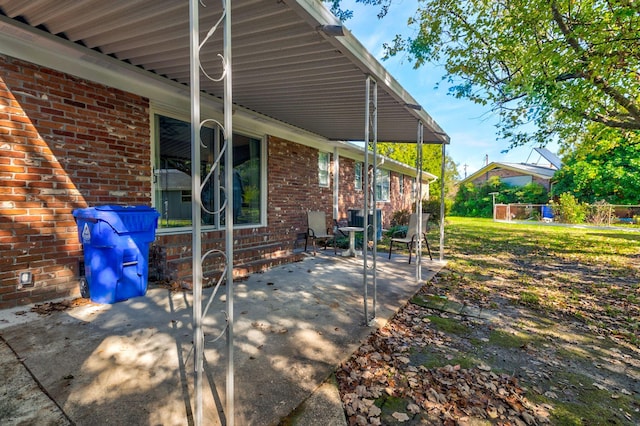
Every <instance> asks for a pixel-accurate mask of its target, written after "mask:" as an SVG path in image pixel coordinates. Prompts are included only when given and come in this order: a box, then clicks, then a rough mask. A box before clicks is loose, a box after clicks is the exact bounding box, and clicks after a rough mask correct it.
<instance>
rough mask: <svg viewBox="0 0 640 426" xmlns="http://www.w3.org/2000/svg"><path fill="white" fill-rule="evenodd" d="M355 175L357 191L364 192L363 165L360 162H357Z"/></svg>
mask: <svg viewBox="0 0 640 426" xmlns="http://www.w3.org/2000/svg"><path fill="white" fill-rule="evenodd" d="M354 174H355V180H354V185H355V187H356V191H362V163H361V162H359V161H358V162H356V165H355V169H354Z"/></svg>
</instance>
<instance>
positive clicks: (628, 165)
mask: <svg viewBox="0 0 640 426" xmlns="http://www.w3.org/2000/svg"><path fill="white" fill-rule="evenodd" d="M588 127H589V129H588V130H589V131H588V132H587V133H586V136H587V137H588V138H589V139H590V140H589V142H585V143H582V144H579V145H578V146H577V148H576V149H575V150H574V151H573V152H571V153H570V154H569V155H567V156H566V157H565V158H564V165H563V166H562V169H560V170H559V171H558V172H556V174H555V176H554V181H555V182H554V185H553V195H554V196H555V197H558V196H560V195H561V194H562V193H565V192H569V193H571V194H573V195H574V196H575V197H576V198H577V199H578V200H579V201H582V202H587V203H594V202H597V201H602V200H604V201H607V202H609V203H611V204H640V135H638V134H633V133H631V132H623V131H618V130H616V129H600V130H598V129H597V126H588Z"/></svg>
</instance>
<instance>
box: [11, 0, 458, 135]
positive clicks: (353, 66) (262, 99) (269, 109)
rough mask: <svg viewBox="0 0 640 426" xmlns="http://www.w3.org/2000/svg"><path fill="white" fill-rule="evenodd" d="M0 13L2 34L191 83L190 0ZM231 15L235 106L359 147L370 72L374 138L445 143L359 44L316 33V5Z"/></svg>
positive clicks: (212, 69) (60, 2) (209, 14)
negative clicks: (58, 41) (26, 33)
mask: <svg viewBox="0 0 640 426" xmlns="http://www.w3.org/2000/svg"><path fill="white" fill-rule="evenodd" d="M204 4H205V5H206V7H205V8H202V9H201V12H200V13H201V23H200V28H201V29H202V31H203V34H201V39H203V38H204V37H205V34H206V32H207V31H208V29H209V28H210V27H211V26H212V25H214V24H215V22H216V21H217V20H218V18H219V17H220V13H221V5H220V2H219V1H215V0H205V1H204ZM0 9H1V11H2V14H3V15H4V17H1V18H2V22H0V24H3V28H2V30H3V32H6V31H7V30H8V29H9V30H10V29H11V28H10V27H11V26H14V25H15V26H23V25H24V24H27V25H28V26H30V27H32V28H35V29H36V31H35V32H36V33H37V32H38V31H42V32H48V33H50V34H53V35H55V36H56V37H59V38H63V39H67V40H69V41H71V42H73V43H75V44H76V45H82V46H86V48H88V49H92V50H93V51H97V52H100V54H102V55H108V56H110V57H111V58H116V59H117V60H119V61H122V62H126V63H129V64H132V65H135V66H136V67H139V68H141V69H144V70H147V71H149V72H152V73H154V74H156V75H158V76H161V77H162V78H165V79H169V80H172V81H175V82H178V83H180V84H183V85H188V83H189V34H188V32H189V10H188V2H182V1H173V0H114V1H104V0H83V1H75V0H66V1H65V0H30V1H15V0H0ZM231 16H232V43H233V56H232V57H233V98H234V99H233V101H234V103H235V104H236V105H239V106H242V107H244V108H247V109H249V110H252V111H255V112H257V113H259V114H262V115H266V116H268V117H271V118H274V119H276V120H279V121H282V122H284V123H287V124H290V125H292V126H295V127H298V128H301V129H304V130H306V131H310V132H312V133H315V134H318V135H320V136H323V137H325V138H328V139H331V140H362V139H363V137H364V118H365V78H366V76H367V75H371V76H372V77H373V78H374V79H376V81H377V83H378V87H379V92H378V140H380V141H397V142H400V141H405V142H414V141H415V140H416V133H417V122H418V120H422V121H423V123H424V125H425V127H424V129H425V135H424V141H425V142H426V143H429V142H433V143H443V142H444V143H448V136H447V135H446V134H445V133H444V132H443V130H442V129H441V128H440V127H439V126H438V125H437V124H436V123H435V122H434V120H433V119H432V118H431V117H430V116H429V115H428V114H427V113H426V112H425V111H424V109H417V108H416V104H417V101H416V100H415V99H414V98H413V97H411V95H409V94H408V93H407V92H406V91H405V90H404V89H403V88H402V87H401V86H400V84H399V83H398V82H397V81H396V80H395V79H394V78H393V77H392V76H391V75H390V74H388V73H387V72H386V70H385V69H384V68H383V67H382V65H381V64H380V63H379V62H378V61H377V60H376V59H375V58H374V57H373V56H372V55H371V54H370V53H368V52H367V51H366V49H365V48H364V47H363V46H362V45H361V44H360V43H359V42H358V41H357V40H356V39H355V37H353V36H352V35H351V34H350V33H349V32H348V31H345V35H344V36H339V37H331V36H328V35H326V34H324V33H323V32H322V31H321V30H320V29H319V27H320V26H321V25H325V24H332V25H339V24H340V22H339V21H337V19H336V18H335V17H334V16H333V15H332V14H331V13H330V12H328V11H327V9H326V8H325V7H324V6H323V5H322V4H321V3H320V2H318V1H316V0H284V1H275V0H274V1H264V0H236V1H234V2H233V7H232V15H231ZM221 38H222V35H221V31H218V34H214V36H213V37H212V40H211V41H210V42H209V43H207V44H206V45H205V47H204V50H203V52H202V54H201V58H202V65H203V67H204V69H205V70H206V71H207V73H209V74H211V75H219V74H220V72H221V61H220V59H219V58H218V56H217V54H218V53H221V52H222V39H221ZM2 50H3V49H2V47H1V46H0V52H1V51H2ZM4 53H7V52H4ZM61 54H63V52H61ZM202 90H203V91H205V92H207V93H209V94H211V95H212V96H215V97H222V93H223V87H222V83H214V82H211V81H209V80H206V79H205V80H203V81H202Z"/></svg>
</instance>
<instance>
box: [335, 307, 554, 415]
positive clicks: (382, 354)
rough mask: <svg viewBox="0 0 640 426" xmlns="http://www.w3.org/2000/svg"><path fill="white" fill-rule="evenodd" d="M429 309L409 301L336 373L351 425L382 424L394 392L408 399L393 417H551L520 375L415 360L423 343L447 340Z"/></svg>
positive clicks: (441, 343) (394, 395)
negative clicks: (526, 392)
mask: <svg viewBox="0 0 640 426" xmlns="http://www.w3.org/2000/svg"><path fill="white" fill-rule="evenodd" d="M426 315H427V311H426V310H424V309H423V308H421V307H419V306H415V305H412V304H409V305H407V306H406V307H405V308H404V309H403V310H402V311H400V312H399V313H398V314H397V315H396V317H394V319H393V320H392V321H391V322H389V323H388V324H387V325H386V326H385V327H384V328H382V329H380V330H378V331H377V332H376V333H375V334H373V335H372V336H371V337H370V338H369V340H368V341H367V342H366V343H365V344H364V345H362V346H361V347H360V349H359V350H358V351H357V352H356V353H355V354H354V355H353V356H352V357H351V358H350V359H349V360H348V361H346V362H345V363H343V364H342V366H341V368H340V369H339V370H338V372H337V374H336V376H337V378H338V382H339V384H340V391H341V396H342V401H343V405H344V407H345V412H346V414H347V416H348V419H349V424H350V425H368V424H372V425H379V424H384V423H385V422H383V416H384V413H383V410H381V409H380V407H384V403H385V401H386V400H387V399H389V398H395V399H396V400H398V399H400V400H403V401H406V403H405V404H404V407H403V410H396V411H394V412H393V413H390V414H389V417H390V418H388V419H387V421H394V422H397V423H399V424H400V423H405V422H408V421H411V420H416V421H419V420H424V421H426V422H428V423H429V424H443V425H453V424H463V423H465V421H469V420H470V419H487V420H489V421H491V422H492V423H496V424H502V425H534V424H541V423H546V422H548V417H549V413H548V411H547V410H546V409H545V408H544V407H541V406H537V405H535V404H532V403H530V402H529V401H527V399H526V398H525V397H524V390H523V389H522V388H521V387H520V385H519V384H518V380H517V379H516V378H515V377H512V376H510V375H507V374H497V373H495V372H493V371H492V370H491V367H489V366H486V365H483V364H480V365H478V366H476V367H473V368H461V367H460V365H446V366H444V367H438V368H427V367H425V366H424V365H420V364H419V363H416V362H412V359H411V358H412V353H414V352H415V350H416V349H417V348H418V349H419V348H420V347H425V346H438V345H443V344H446V337H445V336H444V335H443V334H442V333H440V332H438V331H436V330H433V329H432V328H430V326H429V323H428V322H425V321H422V318H423V317H425V316H426Z"/></svg>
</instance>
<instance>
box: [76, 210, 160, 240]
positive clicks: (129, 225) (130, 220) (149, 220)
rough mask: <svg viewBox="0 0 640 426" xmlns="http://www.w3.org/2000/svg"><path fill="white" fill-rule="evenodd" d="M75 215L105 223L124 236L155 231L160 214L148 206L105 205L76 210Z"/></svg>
mask: <svg viewBox="0 0 640 426" xmlns="http://www.w3.org/2000/svg"><path fill="white" fill-rule="evenodd" d="M73 215H74V216H75V217H78V218H89V219H97V220H101V221H104V222H106V223H107V224H109V226H111V227H112V228H113V229H114V230H115V231H116V232H118V233H120V234H123V233H129V232H143V231H148V230H152V229H153V230H155V228H156V225H157V219H158V217H159V216H160V213H158V212H157V210H156V209H154V208H153V207H148V206H118V205H105V206H96V207H90V208H87V209H79V210H74V211H73Z"/></svg>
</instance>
